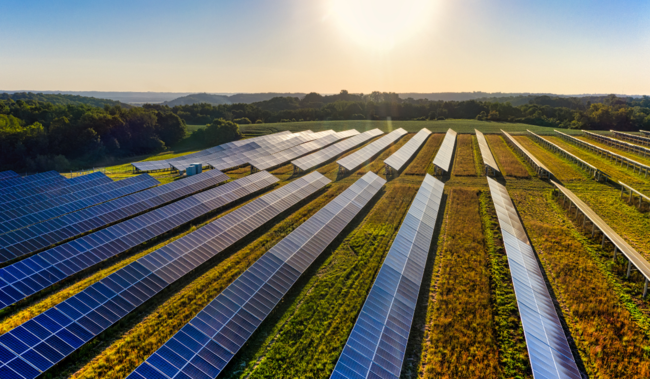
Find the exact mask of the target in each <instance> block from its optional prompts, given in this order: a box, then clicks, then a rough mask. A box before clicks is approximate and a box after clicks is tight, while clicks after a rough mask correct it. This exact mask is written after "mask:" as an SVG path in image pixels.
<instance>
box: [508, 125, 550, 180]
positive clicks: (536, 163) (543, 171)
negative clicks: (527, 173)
mask: <svg viewBox="0 0 650 379" xmlns="http://www.w3.org/2000/svg"><path fill="white" fill-rule="evenodd" d="M501 133H503V135H504V136H505V137H506V141H507V142H508V143H510V145H512V146H513V147H514V148H515V150H518V151H519V153H520V154H521V156H522V157H523V158H524V159H525V160H526V161H527V162H528V163H530V165H531V166H533V168H534V169H535V171H536V172H537V175H539V177H540V178H550V177H551V176H555V175H554V174H553V173H552V172H551V170H549V169H548V167H546V166H545V165H544V164H543V163H542V161H540V160H539V159H537V158H535V156H534V155H533V154H532V153H531V152H530V151H528V150H527V149H526V148H525V147H524V146H523V145H522V144H520V143H519V141H517V140H516V139H514V138H513V137H512V136H511V135H510V134H508V133H507V132H505V131H503V130H501Z"/></svg>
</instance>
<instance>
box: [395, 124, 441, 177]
mask: <svg viewBox="0 0 650 379" xmlns="http://www.w3.org/2000/svg"><path fill="white" fill-rule="evenodd" d="M430 135H431V131H430V130H429V129H427V128H422V129H421V130H420V131H419V132H418V133H417V134H416V135H415V136H413V138H411V139H410V140H409V141H408V142H407V143H405V144H404V146H402V147H401V148H400V149H399V150H397V151H396V152H395V153H394V154H393V155H391V156H390V157H388V158H386V160H385V161H384V164H386V168H387V170H388V168H390V169H392V170H394V171H395V173H397V172H399V171H400V170H401V169H402V168H404V165H405V164H406V162H408V161H409V159H411V157H413V155H414V154H415V153H416V152H417V151H418V150H419V149H420V146H422V145H423V144H424V142H425V141H426V140H427V138H429V136H430Z"/></svg>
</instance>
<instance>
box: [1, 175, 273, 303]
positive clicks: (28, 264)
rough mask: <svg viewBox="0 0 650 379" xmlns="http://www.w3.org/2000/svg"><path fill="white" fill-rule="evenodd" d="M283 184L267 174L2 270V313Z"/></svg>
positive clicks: (172, 205) (91, 235)
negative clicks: (122, 255)
mask: <svg viewBox="0 0 650 379" xmlns="http://www.w3.org/2000/svg"><path fill="white" fill-rule="evenodd" d="M227 179H228V177H227V176H226V175H225V174H222V177H221V180H222V181H223V180H227ZM278 180H279V179H277V178H276V177H274V176H273V175H271V174H269V173H268V172H266V171H262V172H259V173H256V174H253V175H249V176H246V177H244V178H241V179H237V180H235V181H232V182H230V183H226V184H223V185H221V186H219V187H216V188H213V189H211V190H208V191H205V192H199V193H198V194H196V195H193V196H190V197H187V198H185V199H183V200H179V201H177V202H175V203H172V204H168V205H166V206H164V207H161V208H158V209H155V210H153V211H151V212H148V213H145V214H142V215H140V216H137V217H134V218H132V219H129V220H126V221H123V222H121V223H119V224H115V225H113V226H110V227H108V228H106V229H102V230H100V231H97V232H95V233H92V234H88V235H86V236H84V237H81V238H79V239H76V240H74V241H72V242H69V243H67V244H63V245H59V246H57V247H55V248H52V249H50V250H46V251H44V252H42V253H40V254H37V255H35V256H32V257H29V258H27V259H24V260H22V261H20V262H17V263H14V264H13V265H11V266H7V267H5V268H0V278H2V279H3V281H4V283H0V309H1V308H4V307H6V306H9V305H11V304H13V303H15V302H17V301H20V300H22V299H24V298H25V297H27V296H30V295H32V294H34V293H36V292H38V291H40V290H42V289H44V288H46V287H48V286H50V285H52V284H54V283H57V282H59V281H61V280H63V279H65V278H66V277H69V276H70V275H73V274H76V273H77V272H79V271H81V270H84V269H86V268H88V267H90V266H92V265H94V264H96V263H99V262H101V261H104V260H106V259H109V258H111V257H114V256H116V255H117V254H121V253H123V252H125V251H127V250H129V249H131V248H133V247H135V246H137V245H139V244H142V243H144V242H147V241H149V240H151V239H152V238H156V237H158V236H160V235H162V234H164V233H167V232H169V231H170V230H173V229H175V228H177V227H179V226H181V225H183V224H185V223H187V222H189V221H192V220H195V219H196V218H198V217H201V216H204V215H206V214H208V213H209V212H212V211H214V210H216V209H218V208H221V207H223V206H225V205H227V204H229V203H232V202H234V201H237V200H239V199H242V198H243V197H246V196H249V195H251V194H253V193H255V192H257V191H259V190H261V189H262V188H265V187H268V186H270V185H273V184H275V183H277V182H278ZM79 246H84V247H86V249H83V250H82V251H79V250H80V249H79Z"/></svg>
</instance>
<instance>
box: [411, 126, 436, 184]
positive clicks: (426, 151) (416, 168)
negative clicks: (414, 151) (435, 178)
mask: <svg viewBox="0 0 650 379" xmlns="http://www.w3.org/2000/svg"><path fill="white" fill-rule="evenodd" d="M444 138H445V135H444V134H440V133H436V134H431V135H430V136H429V138H428V139H427V142H426V143H425V144H424V146H422V148H420V151H419V153H418V155H417V156H416V157H415V158H414V159H413V161H412V162H411V163H410V164H409V165H408V167H406V170H404V175H421V176H424V174H426V173H427V169H428V168H429V166H430V165H431V162H432V161H433V157H434V155H435V154H436V153H437V152H438V149H440V145H441V144H442V140H443V139H444Z"/></svg>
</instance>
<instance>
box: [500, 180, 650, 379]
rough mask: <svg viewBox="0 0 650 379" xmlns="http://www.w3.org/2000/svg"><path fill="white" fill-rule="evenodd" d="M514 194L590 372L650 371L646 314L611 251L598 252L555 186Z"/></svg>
mask: <svg viewBox="0 0 650 379" xmlns="http://www.w3.org/2000/svg"><path fill="white" fill-rule="evenodd" d="M511 195H512V197H513V200H514V202H515V204H516V205H517V209H518V210H519V213H520V215H521V217H522V219H523V221H524V224H525V225H526V230H527V231H528V233H529V235H530V237H531V242H532V243H533V246H534V247H535V250H536V251H537V253H538V257H539V260H540V262H541V264H542V266H543V268H544V271H545V272H546V275H547V277H548V280H549V281H550V284H551V287H552V289H553V293H554V294H555V297H556V299H557V301H558V303H559V307H560V308H561V310H562V314H563V315H564V321H565V322H566V324H565V327H567V326H568V329H569V330H570V332H571V336H572V337H573V345H574V346H575V347H577V349H578V351H579V355H580V358H581V361H582V363H583V367H582V368H583V369H584V370H586V372H587V374H588V375H589V377H602V378H646V377H648V376H650V354H649V353H650V339H649V338H648V333H647V317H646V316H643V315H642V314H641V312H640V311H639V309H638V307H637V306H636V305H635V304H634V302H633V301H631V300H630V297H629V295H627V294H626V293H625V291H622V288H621V285H620V284H619V283H617V282H619V280H617V279H615V278H614V277H613V276H612V274H611V259H609V261H610V262H607V255H608V254H607V253H605V256H603V255H602V254H599V253H600V252H602V249H600V246H598V245H594V244H593V243H591V242H589V241H588V240H586V238H584V237H582V236H581V235H580V233H579V232H578V230H577V229H576V228H575V226H574V225H573V224H572V223H571V221H570V220H569V219H568V218H567V217H566V215H565V214H563V211H562V210H561V208H559V207H558V206H557V204H556V203H555V200H554V199H553V198H552V195H551V190H547V191H544V192H543V193H539V194H538V196H534V195H532V194H531V193H530V192H523V191H511ZM599 250H600V252H599ZM635 318H636V319H637V321H635V320H634V319H635ZM644 329H645V330H644ZM574 354H575V351H574Z"/></svg>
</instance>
